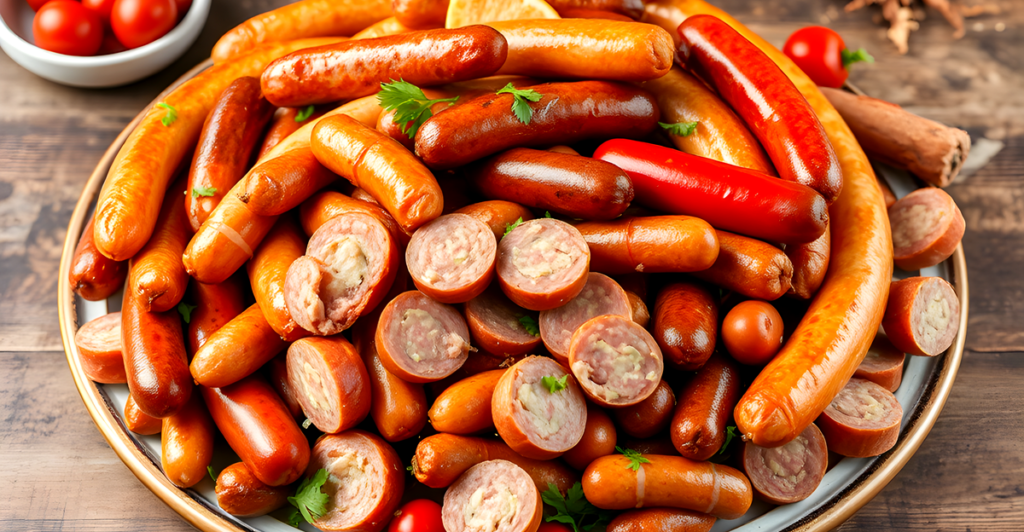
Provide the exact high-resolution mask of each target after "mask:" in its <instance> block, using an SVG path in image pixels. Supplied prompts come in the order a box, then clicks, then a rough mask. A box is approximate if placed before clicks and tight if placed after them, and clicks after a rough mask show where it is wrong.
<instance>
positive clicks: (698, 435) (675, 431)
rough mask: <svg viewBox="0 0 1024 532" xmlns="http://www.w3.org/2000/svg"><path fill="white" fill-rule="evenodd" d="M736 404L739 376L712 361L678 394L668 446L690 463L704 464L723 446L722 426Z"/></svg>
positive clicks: (719, 360) (732, 367)
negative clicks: (670, 445)
mask: <svg viewBox="0 0 1024 532" xmlns="http://www.w3.org/2000/svg"><path fill="white" fill-rule="evenodd" d="M739 400H740V375H739V371H738V370H737V368H736V364H735V363H733V362H732V360H730V359H727V358H726V357H723V356H716V357H712V358H711V360H708V363H707V364H704V367H702V368H700V370H698V371H697V374H696V375H695V376H694V377H693V378H692V379H690V382H688V383H686V386H684V387H683V389H682V390H680V392H679V405H678V406H677V407H676V411H675V414H674V415H673V416H672V430H671V435H672V444H673V445H675V447H676V450H677V451H679V454H681V455H683V456H685V457H686V458H690V459H692V460H707V459H708V458H711V457H712V456H714V454H715V453H717V452H718V450H719V449H720V448H721V447H722V443H724V442H725V431H726V423H728V422H729V416H730V415H731V414H732V409H733V407H735V406H736V402H737V401H739Z"/></svg>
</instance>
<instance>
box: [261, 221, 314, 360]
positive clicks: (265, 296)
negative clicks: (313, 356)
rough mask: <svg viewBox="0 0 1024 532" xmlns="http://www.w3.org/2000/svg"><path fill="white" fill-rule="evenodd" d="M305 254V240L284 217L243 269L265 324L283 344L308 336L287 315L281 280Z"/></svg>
mask: <svg viewBox="0 0 1024 532" xmlns="http://www.w3.org/2000/svg"><path fill="white" fill-rule="evenodd" d="M305 253H306V238H305V237H304V236H303V235H302V232H301V231H300V230H299V227H298V226H297V225H296V224H295V220H293V219H292V218H291V217H290V216H284V217H282V218H281V219H279V220H278V221H277V224H275V225H274V228H273V229H271V230H270V232H269V233H268V234H267V236H266V238H264V239H263V242H261V243H260V247H258V248H256V253H255V254H254V255H253V256H252V260H250V261H249V263H248V265H247V266H246V269H247V270H248V273H249V282H250V283H251V284H252V293H253V295H255V296H256V304H258V305H259V306H260V310H262V311H263V316H264V317H265V318H266V319H267V323H269V324H270V327H271V328H273V329H274V332H276V333H277V334H278V335H279V336H280V337H281V338H282V339H284V340H285V341H286V342H294V341H295V340H298V339H299V338H302V337H304V336H308V335H309V332H307V331H306V330H305V329H303V328H302V327H299V325H298V324H297V323H295V320H293V319H292V316H291V314H290V313H289V312H288V305H287V304H285V300H284V279H285V275H286V274H287V273H288V267H289V266H291V265H292V263H293V262H295V259H297V258H299V257H301V256H302V255H304V254H305Z"/></svg>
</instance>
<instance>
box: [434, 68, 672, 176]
mask: <svg viewBox="0 0 1024 532" xmlns="http://www.w3.org/2000/svg"><path fill="white" fill-rule="evenodd" d="M530 88H531V89H532V90H535V91H537V92H538V93H540V94H541V95H542V97H541V99H540V100H539V101H537V102H531V103H530V104H529V105H530V108H531V109H532V110H533V114H532V117H531V119H530V123H529V124H528V125H527V124H524V123H523V122H520V121H519V119H518V118H516V116H515V114H513V113H512V103H513V100H514V98H513V96H512V95H511V94H491V95H485V96H480V97H477V98H474V99H473V100H470V101H467V102H466V103H463V104H461V105H456V106H454V107H452V108H450V109H448V110H446V111H444V112H442V113H438V114H436V115H434V116H433V117H431V118H430V119H428V120H427V121H426V122H424V124H423V125H422V126H420V128H419V130H418V131H417V132H416V154H417V155H419V156H420V157H421V158H423V161H424V162H425V163H426V164H427V166H429V167H431V168H434V169H448V168H455V167H457V166H463V165H465V164H467V163H470V162H472V161H475V160H477V159H482V158H484V157H486V156H488V155H492V154H494V153H497V152H500V151H503V150H506V149H508V148H514V147H517V146H527V147H529V146H544V145H549V144H564V143H572V142H576V141H580V140H584V139H589V138H607V137H611V136H615V137H627V138H639V137H642V136H644V135H646V134H647V133H649V132H650V131H651V130H653V129H654V128H655V126H656V125H657V121H658V116H659V114H658V106H657V104H656V103H655V101H654V98H653V97H652V96H651V95H650V94H648V93H647V92H646V91H644V90H641V89H637V88H635V87H631V86H629V85H625V84H620V83H612V82H606V81H580V82H575V83H546V84H542V85H534V86H532V87H530Z"/></svg>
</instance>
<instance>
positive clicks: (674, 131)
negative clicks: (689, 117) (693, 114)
mask: <svg viewBox="0 0 1024 532" xmlns="http://www.w3.org/2000/svg"><path fill="white" fill-rule="evenodd" d="M699 123H700V122H679V123H677V124H666V123H665V122H658V125H659V126H661V127H662V129H665V130H667V131H668V132H669V134H670V135H675V136H677V137H685V136H687V135H690V134H692V133H693V132H694V131H696V130H697V124H699Z"/></svg>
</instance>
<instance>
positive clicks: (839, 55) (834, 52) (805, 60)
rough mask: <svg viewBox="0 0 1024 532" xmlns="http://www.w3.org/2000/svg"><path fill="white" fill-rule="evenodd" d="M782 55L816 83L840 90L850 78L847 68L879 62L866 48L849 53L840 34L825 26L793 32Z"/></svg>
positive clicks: (783, 48)
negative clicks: (854, 64)
mask: <svg viewBox="0 0 1024 532" xmlns="http://www.w3.org/2000/svg"><path fill="white" fill-rule="evenodd" d="M782 51H783V52H784V53H785V54H786V55H787V56H789V58H790V59H792V60H793V62H794V63H796V64H797V66H799V67H800V69H801V70H803V71H804V73H805V74H807V75H808V76H810V78H811V79H812V80H814V83H816V84H818V85H819V86H822V87H832V88H836V89H838V88H839V87H842V86H843V83H844V82H845V81H846V77H847V76H849V75H850V73H849V71H847V70H846V67H847V66H849V65H850V64H852V63H857V62H859V61H865V62H868V63H873V62H874V61H875V60H874V58H872V57H871V56H870V55H868V53H867V52H865V51H864V49H863V48H861V49H860V50H857V51H856V52H851V51H850V50H847V49H846V43H844V42H843V38H842V37H840V36H839V34H838V33H836V32H834V31H832V30H830V29H828V28H825V27H823V26H808V27H806V28H801V29H799V30H796V31H794V32H793V34H792V35H790V36H789V39H787V40H786V45H785V46H783V47H782Z"/></svg>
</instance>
